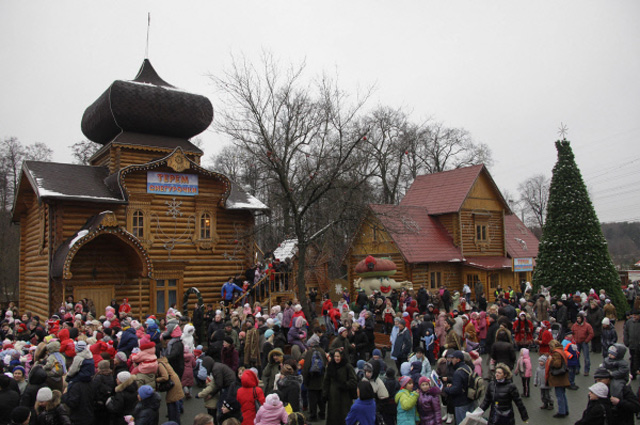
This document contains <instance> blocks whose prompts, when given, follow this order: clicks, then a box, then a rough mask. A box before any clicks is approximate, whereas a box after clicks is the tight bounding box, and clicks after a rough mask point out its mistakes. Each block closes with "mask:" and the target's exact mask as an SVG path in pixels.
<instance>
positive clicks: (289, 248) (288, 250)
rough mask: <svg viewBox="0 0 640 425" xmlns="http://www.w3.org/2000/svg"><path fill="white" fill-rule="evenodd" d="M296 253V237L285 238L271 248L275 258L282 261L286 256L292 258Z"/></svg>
mask: <svg viewBox="0 0 640 425" xmlns="http://www.w3.org/2000/svg"><path fill="white" fill-rule="evenodd" d="M297 253H298V239H286V240H284V241H282V242H281V243H280V245H278V247H277V248H276V249H275V250H273V256H274V258H275V259H276V260H280V261H284V260H285V259H286V258H293V257H294V255H296V254H297Z"/></svg>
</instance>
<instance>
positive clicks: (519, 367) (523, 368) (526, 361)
mask: <svg viewBox="0 0 640 425" xmlns="http://www.w3.org/2000/svg"><path fill="white" fill-rule="evenodd" d="M531 371H532V368H531V357H530V356H529V349H527V348H521V349H520V357H518V363H517V364H516V368H515V374H516V375H520V377H522V378H531V373H532V372H531Z"/></svg>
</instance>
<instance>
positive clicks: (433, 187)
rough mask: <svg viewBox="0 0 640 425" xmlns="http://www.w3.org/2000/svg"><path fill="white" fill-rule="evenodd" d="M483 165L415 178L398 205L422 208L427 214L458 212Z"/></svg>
mask: <svg viewBox="0 0 640 425" xmlns="http://www.w3.org/2000/svg"><path fill="white" fill-rule="evenodd" d="M483 168H484V165H473V166H471V167H464V168H458V169H455V170H451V171H443V172H441V173H434V174H425V175H422V176H418V177H416V179H415V180H414V181H413V184H412V185H411V187H410V188H409V190H408V191H407V194H406V195H405V196H404V198H403V199H402V201H401V202H400V205H403V206H406V205H413V206H417V207H424V208H426V209H427V211H429V214H432V215H434V214H446V213H451V212H458V211H460V208H461V207H462V203H463V202H464V200H465V199H467V195H468V194H469V191H470V190H471V187H472V186H473V184H474V183H475V181H476V179H477V178H478V176H479V175H480V171H482V169H483Z"/></svg>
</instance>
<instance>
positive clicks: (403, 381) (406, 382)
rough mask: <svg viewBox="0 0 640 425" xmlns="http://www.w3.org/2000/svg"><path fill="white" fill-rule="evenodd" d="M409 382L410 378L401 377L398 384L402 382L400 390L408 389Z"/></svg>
mask: <svg viewBox="0 0 640 425" xmlns="http://www.w3.org/2000/svg"><path fill="white" fill-rule="evenodd" d="M409 381H411V378H410V377H408V376H401V377H400V378H398V382H400V388H404V387H406V386H407V384H408V383H409Z"/></svg>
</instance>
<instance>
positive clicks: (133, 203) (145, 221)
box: [127, 194, 153, 248]
mask: <svg viewBox="0 0 640 425" xmlns="http://www.w3.org/2000/svg"><path fill="white" fill-rule="evenodd" d="M150 208H151V197H150V196H146V195H139V194H138V196H136V197H135V198H134V197H132V198H130V200H129V205H128V206H127V230H128V231H129V232H130V233H131V234H132V235H134V236H135V237H136V238H138V240H139V241H140V243H141V244H142V245H143V246H144V247H145V248H148V247H149V245H151V243H152V242H153V241H152V236H151V225H150V222H151V217H150Z"/></svg>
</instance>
